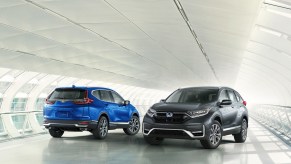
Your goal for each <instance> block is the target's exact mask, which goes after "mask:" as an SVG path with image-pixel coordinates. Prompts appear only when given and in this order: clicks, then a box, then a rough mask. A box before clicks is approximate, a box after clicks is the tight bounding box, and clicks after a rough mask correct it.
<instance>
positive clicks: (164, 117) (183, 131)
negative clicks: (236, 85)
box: [143, 87, 248, 149]
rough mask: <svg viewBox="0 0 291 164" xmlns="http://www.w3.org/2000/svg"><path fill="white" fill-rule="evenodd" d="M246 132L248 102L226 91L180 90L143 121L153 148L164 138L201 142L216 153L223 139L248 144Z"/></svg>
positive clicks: (156, 106)
mask: <svg viewBox="0 0 291 164" xmlns="http://www.w3.org/2000/svg"><path fill="white" fill-rule="evenodd" d="M247 128H248V111H247V108H246V102H245V101H244V100H243V99H242V97H241V96H240V94H239V93H238V92H237V91H235V90H233V89H231V88H227V87H193V88H184V89H178V90H176V91H175V92H173V93H172V94H171V95H170V96H169V97H168V98H167V99H165V100H161V102H160V103H157V104H154V105H153V106H152V107H151V108H150V109H149V110H148V111H147V114H146V115H145V117H144V120H143V135H144V139H145V141H146V142H148V143H149V144H153V145H158V144H160V143H161V142H162V141H163V139H164V138H175V139H199V140H200V142H201V144H202V146H203V147H204V148H207V149H214V148H217V147H218V146H219V145H220V143H221V140H222V136H224V135H230V134H231V135H233V136H234V140H235V142H245V140H246V138H247Z"/></svg>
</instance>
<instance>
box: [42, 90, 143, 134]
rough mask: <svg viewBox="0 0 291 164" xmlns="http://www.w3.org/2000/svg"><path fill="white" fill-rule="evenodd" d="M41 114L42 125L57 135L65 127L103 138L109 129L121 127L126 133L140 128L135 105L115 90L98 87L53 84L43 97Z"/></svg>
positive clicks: (132, 132)
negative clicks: (56, 86) (53, 88)
mask: <svg viewBox="0 0 291 164" xmlns="http://www.w3.org/2000/svg"><path fill="white" fill-rule="evenodd" d="M43 115H44V124H43V125H44V126H45V127H46V128H47V129H49V133H50V135H51V136H52V137H57V138H58V137H61V136H62V135H63V134H64V131H90V132H91V133H92V134H93V135H94V137H96V138H98V139H104V138H105V137H106V136H107V133H108V130H111V129H116V128H123V130H124V132H125V133H126V134H127V135H135V134H137V133H138V131H139V128H140V121H139V113H138V111H137V110H136V109H135V107H134V106H132V105H131V104H130V102H129V101H128V100H124V99H123V98H122V97H121V96H120V95H119V94H118V93H116V92H115V91H113V90H111V89H107V88H100V87H75V86H72V87H66V88H56V89H55V90H54V91H53V92H52V93H51V94H50V95H49V96H48V98H47V100H46V105H45V107H44V110H43Z"/></svg>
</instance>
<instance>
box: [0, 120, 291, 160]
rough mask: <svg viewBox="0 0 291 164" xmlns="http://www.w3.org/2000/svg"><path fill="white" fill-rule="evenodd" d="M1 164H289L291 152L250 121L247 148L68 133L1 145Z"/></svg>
mask: <svg viewBox="0 0 291 164" xmlns="http://www.w3.org/2000/svg"><path fill="white" fill-rule="evenodd" d="M0 163H1V164H14V163H15V164H18V163H19V164H23V163H27V164H28V163H29V164H66V163H68V164H77V163H78V164H81V163H83V164H87V163H95V164H99V163H100V164H101V163H102V164H139V163H143V164H186V163H189V164H190V163H191V164H192V163H195V164H196V163H197V164H220V163H224V164H248V163H250V164H272V163H286V164H287V163H289V164H291V148H290V147H289V146H287V145H286V144H285V143H283V142H282V141H281V140H280V139H278V138H277V137H276V136H274V135H273V134H272V133H271V132H269V131H268V130H266V129H265V128H263V127H262V126H261V125H260V124H258V123H256V122H255V121H253V120H251V121H250V126H249V136H248V139H247V141H246V142H245V143H243V144H238V143H234V141H233V137H232V136H225V137H224V138H223V143H222V144H221V145H220V146H219V147H218V148H217V149H215V150H205V149H203V148H202V147H201V145H200V142H199V141H190V140H173V139H172V140H171V139H168V140H165V141H164V142H163V144H162V145H160V146H150V145H147V144H146V143H145V142H144V140H143V137H142V134H138V135H137V136H127V135H125V134H124V133H123V132H122V131H111V133H110V134H109V136H108V138H106V139H105V140H102V141H100V140H95V139H94V138H93V137H92V136H91V134H90V133H87V132H83V133H73V132H68V133H65V134H64V136H63V138H60V139H56V138H51V137H50V136H49V135H41V136H35V137H30V138H26V139H17V140H13V141H8V142H2V143H0Z"/></svg>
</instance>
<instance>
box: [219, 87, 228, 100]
mask: <svg viewBox="0 0 291 164" xmlns="http://www.w3.org/2000/svg"><path fill="white" fill-rule="evenodd" d="M222 100H229V97H228V94H227V92H226V90H223V91H221V92H220V96H219V102H221V101H222Z"/></svg>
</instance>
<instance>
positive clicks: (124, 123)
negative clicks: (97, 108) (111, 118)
mask: <svg viewBox="0 0 291 164" xmlns="http://www.w3.org/2000/svg"><path fill="white" fill-rule="evenodd" d="M110 124H115V125H129V122H110Z"/></svg>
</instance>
